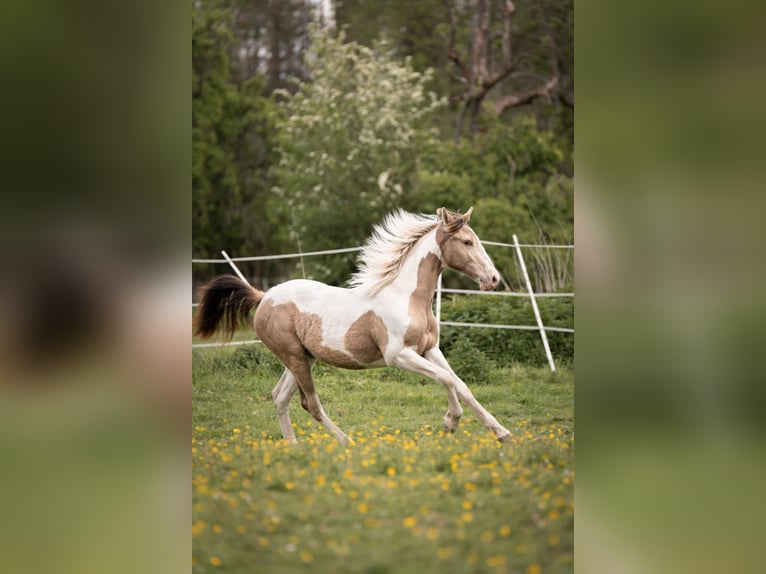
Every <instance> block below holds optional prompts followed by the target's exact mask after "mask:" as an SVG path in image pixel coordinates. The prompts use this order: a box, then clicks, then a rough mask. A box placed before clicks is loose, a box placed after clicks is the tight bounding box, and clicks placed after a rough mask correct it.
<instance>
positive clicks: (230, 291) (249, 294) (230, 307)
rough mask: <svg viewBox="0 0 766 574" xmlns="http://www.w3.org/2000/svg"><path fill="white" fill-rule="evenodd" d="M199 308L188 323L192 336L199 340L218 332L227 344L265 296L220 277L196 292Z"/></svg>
mask: <svg viewBox="0 0 766 574" xmlns="http://www.w3.org/2000/svg"><path fill="white" fill-rule="evenodd" d="M199 295H200V296H199V307H197V314H196V315H195V316H194V321H193V323H192V326H193V331H192V334H193V335H195V336H197V335H199V336H201V337H202V338H203V339H204V338H207V337H209V336H210V335H212V334H213V333H215V332H216V331H217V330H218V329H219V328H220V329H222V331H223V334H224V335H225V336H226V337H227V339H229V340H231V338H232V336H233V335H234V332H235V331H236V330H237V328H238V327H239V326H240V325H241V324H242V323H244V322H245V321H246V320H247V316H248V314H249V313H250V311H251V310H252V309H253V308H255V307H256V306H257V305H258V303H260V302H261V299H263V296H264V295H265V293H264V292H263V291H258V289H256V288H255V287H252V286H250V285H248V284H247V283H245V282H244V281H242V280H241V279H239V278H238V277H235V276H234V275H222V276H220V277H216V278H215V279H213V280H212V281H211V282H210V283H208V284H207V285H205V286H204V287H202V288H200V291H199Z"/></svg>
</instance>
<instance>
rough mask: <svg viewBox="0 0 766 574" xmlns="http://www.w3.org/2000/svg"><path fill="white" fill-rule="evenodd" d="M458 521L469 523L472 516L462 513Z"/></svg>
mask: <svg viewBox="0 0 766 574" xmlns="http://www.w3.org/2000/svg"><path fill="white" fill-rule="evenodd" d="M460 520H461V521H462V522H471V521H472V520H473V514H472V513H471V512H464V513H463V514H462V515H461V516H460Z"/></svg>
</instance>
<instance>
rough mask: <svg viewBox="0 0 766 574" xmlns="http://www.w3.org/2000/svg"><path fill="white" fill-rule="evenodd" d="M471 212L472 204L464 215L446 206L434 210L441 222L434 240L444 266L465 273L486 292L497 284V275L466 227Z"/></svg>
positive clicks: (481, 246)
mask: <svg viewBox="0 0 766 574" xmlns="http://www.w3.org/2000/svg"><path fill="white" fill-rule="evenodd" d="M472 211H473V207H472V208H471V209H469V210H468V211H467V212H466V213H463V214H460V213H453V212H451V211H449V210H448V209H447V208H446V207H441V208H439V209H437V210H436V214H437V215H438V216H439V220H440V223H439V228H438V230H437V232H436V242H437V243H438V244H439V247H440V248H441V251H442V260H443V261H444V263H445V265H447V267H451V268H452V269H455V270H456V271H460V272H461V273H465V274H466V275H468V276H469V277H470V278H471V279H475V280H476V281H478V282H479V286H480V287H481V290H482V291H489V290H491V289H494V288H495V287H496V286H497V284H498V282H499V281H500V279H499V277H500V274H499V273H498V271H497V269H495V265H494V263H492V260H491V259H490V258H489V255H487V252H486V251H485V250H484V246H483V245H482V244H481V241H480V240H479V237H478V236H477V235H476V233H474V231H473V229H471V228H470V227H469V226H468V220H469V219H471V212H472Z"/></svg>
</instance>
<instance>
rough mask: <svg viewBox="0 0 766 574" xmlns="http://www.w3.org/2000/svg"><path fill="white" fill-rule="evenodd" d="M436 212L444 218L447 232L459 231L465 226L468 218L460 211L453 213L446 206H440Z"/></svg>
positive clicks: (443, 221) (443, 222)
mask: <svg viewBox="0 0 766 574" xmlns="http://www.w3.org/2000/svg"><path fill="white" fill-rule="evenodd" d="M436 214H437V215H438V216H439V217H440V218H441V220H442V226H443V227H444V231H446V232H447V233H457V231H458V230H459V229H460V228H461V227H463V225H464V224H465V222H466V221H467V219H466V218H465V215H460V214H459V213H452V212H451V211H450V210H449V209H447V208H446V207H440V208H439V209H437V210H436Z"/></svg>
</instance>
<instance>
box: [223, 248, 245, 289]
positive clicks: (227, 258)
mask: <svg viewBox="0 0 766 574" xmlns="http://www.w3.org/2000/svg"><path fill="white" fill-rule="evenodd" d="M221 255H223V256H224V258H225V259H226V261H228V262H229V265H231V268H232V269H234V273H236V274H237V277H239V278H240V279H242V281H244V282H245V283H247V284H248V285H250V282H249V281H248V280H247V279H245V276H244V275H242V271H240V270H239V268H238V267H237V266H236V265H234V261H232V260H231V257H229V254H228V253H226V252H225V251H223V250H222V251H221Z"/></svg>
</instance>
